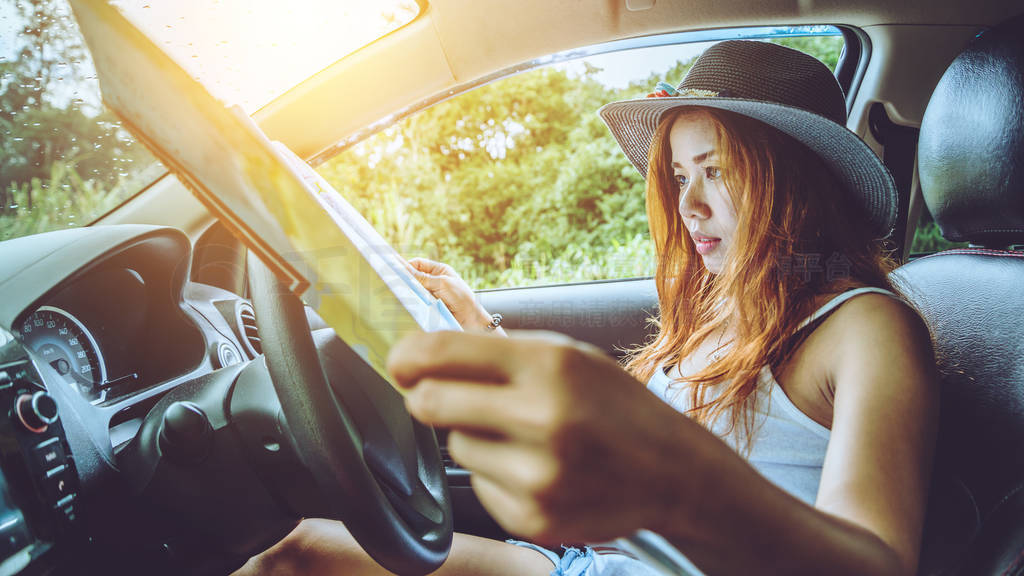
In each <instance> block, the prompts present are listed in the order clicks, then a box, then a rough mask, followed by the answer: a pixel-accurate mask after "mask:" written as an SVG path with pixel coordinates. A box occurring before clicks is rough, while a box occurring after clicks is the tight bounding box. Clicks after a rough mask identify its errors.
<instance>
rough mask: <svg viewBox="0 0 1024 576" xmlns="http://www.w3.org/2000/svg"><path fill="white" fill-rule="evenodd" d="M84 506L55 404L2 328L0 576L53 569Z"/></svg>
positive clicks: (22, 354) (72, 535)
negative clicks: (58, 549) (57, 553)
mask: <svg viewBox="0 0 1024 576" xmlns="http://www.w3.org/2000/svg"><path fill="white" fill-rule="evenodd" d="M5 341H6V342H5ZM79 509H80V502H79V491H78V474H77V471H76V469H75V460H74V458H73V456H72V454H71V450H70V448H69V446H68V443H67V438H66V436H65V434H64V428H63V426H62V425H61V420H60V413H59V409H58V406H57V403H56V401H55V400H54V399H53V398H52V397H51V396H50V395H49V394H48V393H47V390H46V388H45V387H44V386H43V384H42V380H41V379H40V377H39V374H38V373H37V372H36V370H35V367H34V366H33V365H32V362H31V361H30V360H29V358H28V355H27V354H26V353H25V351H24V349H23V348H22V347H21V345H20V344H19V343H18V342H17V341H15V340H14V339H13V338H9V337H7V334H6V333H5V332H4V331H3V330H0V576H8V575H14V574H26V575H27V574H45V573H47V572H49V570H50V568H51V567H52V566H53V565H54V564H55V560H54V556H55V554H54V550H55V546H56V545H58V543H59V542H61V541H63V540H67V539H70V538H73V537H74V535H75V533H76V531H77V529H78V527H79V525H80V522H81V518H80V516H81V514H80V512H79Z"/></svg>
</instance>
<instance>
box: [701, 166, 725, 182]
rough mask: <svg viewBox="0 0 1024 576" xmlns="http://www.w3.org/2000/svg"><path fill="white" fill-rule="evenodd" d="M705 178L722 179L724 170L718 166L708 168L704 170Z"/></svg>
mask: <svg viewBox="0 0 1024 576" xmlns="http://www.w3.org/2000/svg"><path fill="white" fill-rule="evenodd" d="M704 176H706V177H707V178H708V179H709V180H718V179H719V178H721V177H722V169H721V168H718V167H717V166H708V167H707V168H705V169H704Z"/></svg>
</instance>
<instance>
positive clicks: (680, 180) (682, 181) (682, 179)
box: [676, 174, 690, 188]
mask: <svg viewBox="0 0 1024 576" xmlns="http://www.w3.org/2000/svg"><path fill="white" fill-rule="evenodd" d="M689 183H690V179H689V178H687V177H686V176H684V175H682V174H676V184H678V185H679V187H680V188H686V185H687V184H689Z"/></svg>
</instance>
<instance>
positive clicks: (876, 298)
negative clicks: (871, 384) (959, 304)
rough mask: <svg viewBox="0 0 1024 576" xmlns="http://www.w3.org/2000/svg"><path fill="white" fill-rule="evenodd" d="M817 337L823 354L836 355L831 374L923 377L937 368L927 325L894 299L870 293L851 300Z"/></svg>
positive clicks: (917, 315) (898, 299) (823, 327)
mask: <svg viewBox="0 0 1024 576" xmlns="http://www.w3.org/2000/svg"><path fill="white" fill-rule="evenodd" d="M815 332H818V333H819V334H817V335H818V336H819V338H820V344H823V346H820V348H819V349H825V350H831V351H833V353H832V354H830V356H831V357H830V358H829V361H828V363H829V364H830V366H831V370H829V371H830V372H832V373H833V374H839V373H845V374H849V373H851V372H853V373H857V374H860V375H862V376H863V375H864V372H865V370H866V369H867V368H868V367H869V366H870V367H871V368H872V369H873V370H875V371H877V370H886V369H888V370H889V371H890V372H891V373H892V374H893V375H898V373H900V372H901V371H909V372H913V373H917V374H920V373H921V370H924V371H926V372H927V367H929V366H933V365H934V355H933V351H932V345H931V336H930V333H929V331H928V327H927V325H926V324H925V322H924V320H923V319H922V318H921V316H920V314H918V312H917V310H915V309H914V308H913V306H911V305H910V304H909V303H907V302H906V301H905V300H903V299H902V298H900V297H899V296H897V295H896V294H885V293H880V292H869V293H863V294H859V295H857V296H856V297H853V298H850V299H849V300H847V301H846V302H844V303H843V304H842V305H841V306H839V307H838V308H836V309H835V311H834V312H833V313H832V314H830V316H829V317H828V318H827V319H826V320H825V321H824V322H823V323H822V325H821V326H820V327H819V329H818V330H815ZM911 365H913V366H914V369H913V370H910V366H911ZM858 380H859V378H858Z"/></svg>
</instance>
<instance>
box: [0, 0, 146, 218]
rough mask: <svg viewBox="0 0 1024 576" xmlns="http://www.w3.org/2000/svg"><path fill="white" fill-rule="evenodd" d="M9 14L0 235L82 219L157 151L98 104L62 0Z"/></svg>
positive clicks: (0, 73) (0, 67) (0, 65)
mask: <svg viewBox="0 0 1024 576" xmlns="http://www.w3.org/2000/svg"><path fill="white" fill-rule="evenodd" d="M9 16H10V17H11V18H14V19H15V20H16V21H18V22H20V23H21V30H20V32H19V34H18V36H17V38H15V39H14V40H13V41H12V42H11V43H10V45H13V46H15V47H16V49H17V52H16V54H15V56H14V57H13V58H9V59H0V226H2V227H0V238H13V237H16V236H22V235H26V234H32V233H36V232H42V231H45V230H51V229H54V228H63V227H67V226H78V225H84V224H88V223H89V222H90V221H91V220H92V219H94V218H95V217H96V216H98V215H100V214H102V213H104V212H105V211H107V210H109V209H110V208H112V207H113V206H116V205H117V203H118V200H123V199H124V198H126V197H127V196H129V195H130V194H131V193H132V192H134V191H135V190H138V188H139V187H140V186H141V185H142V184H144V183H145V182H140V181H139V180H138V179H137V178H135V177H134V175H137V174H140V173H144V172H146V168H147V167H149V166H151V165H153V164H155V162H156V161H155V159H153V157H152V156H150V155H149V153H148V152H147V151H146V150H145V148H143V147H142V146H141V145H139V144H137V143H136V142H135V141H134V140H133V139H132V138H131V136H130V135H129V134H128V132H127V131H126V130H124V129H123V128H121V125H120V123H119V122H118V121H117V119H116V118H115V117H114V115H113V114H112V113H110V112H109V111H106V110H103V109H100V108H98V104H99V97H98V95H99V89H98V86H97V85H96V80H95V71H94V70H93V68H92V64H91V61H90V60H89V54H88V52H87V51H86V49H85V46H84V44H83V43H82V39H81V36H80V34H79V32H78V29H77V27H76V25H75V22H74V19H73V18H72V17H71V14H70V10H69V8H68V6H67V3H66V1H62V0H32V1H23V2H18V3H17V4H16V5H15V6H14V11H13V12H12V13H11V14H10V15H9ZM151 173H152V172H150V174H151ZM128 182H132V183H134V184H135V186H134V187H128V186H127V185H126V183H128Z"/></svg>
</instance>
